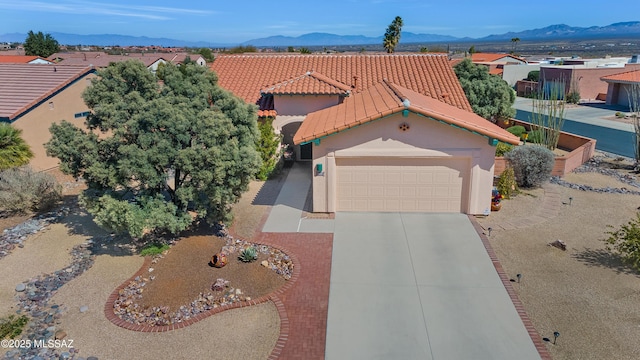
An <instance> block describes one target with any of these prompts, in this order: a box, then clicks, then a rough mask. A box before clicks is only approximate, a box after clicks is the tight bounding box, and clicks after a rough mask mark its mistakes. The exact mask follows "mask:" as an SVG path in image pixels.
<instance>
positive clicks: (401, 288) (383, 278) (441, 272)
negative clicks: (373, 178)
mask: <svg viewBox="0 0 640 360" xmlns="http://www.w3.org/2000/svg"><path fill="white" fill-rule="evenodd" d="M325 358H326V359H382V358H385V359H386V358H388V359H436V360H455V359H493V360H500V359H505V360H506V359H509V360H510V359H540V355H539V353H538V351H537V350H536V347H535V346H534V344H533V342H532V340H531V337H530V336H529V334H528V332H527V329H526V328H525V326H524V325H523V323H522V320H521V318H520V316H519V314H518V312H517V311H516V309H515V307H514V305H513V303H512V301H511V299H510V297H509V295H508V293H507V291H506V289H505V287H504V285H503V284H502V281H501V279H500V278H499V276H498V274H497V272H496V269H495V267H494V266H493V264H492V261H491V259H490V258H489V255H488V254H487V252H486V250H485V248H484V246H483V244H482V241H481V239H480V237H479V236H478V234H477V232H476V231H475V229H474V228H473V226H472V224H471V223H470V221H469V219H468V217H467V216H465V215H463V214H419V213H411V214H409V213H338V214H336V219H335V233H334V241H333V256H332V264H331V285H330V292H329V312H328V321H327V345H326V356H325Z"/></svg>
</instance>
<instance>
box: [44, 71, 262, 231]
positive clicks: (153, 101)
mask: <svg viewBox="0 0 640 360" xmlns="http://www.w3.org/2000/svg"><path fill="white" fill-rule="evenodd" d="M160 71H161V72H162V78H163V79H164V82H163V85H159V84H158V81H157V79H156V77H155V76H154V75H153V74H152V73H151V72H149V71H148V69H147V68H146V67H145V66H144V64H143V63H142V62H139V61H136V60H130V61H126V62H118V63H114V64H111V65H110V66H109V67H107V68H105V69H103V70H100V71H99V72H98V76H99V78H98V80H95V81H93V83H92V85H91V86H90V87H89V88H87V90H86V91H85V92H84V94H83V98H84V101H85V103H86V104H87V106H88V107H89V108H90V109H91V110H92V112H91V114H90V115H89V116H88V117H87V121H86V125H87V127H88V129H89V131H86V130H83V129H80V128H78V127H76V126H74V125H72V124H70V123H68V122H62V123H61V124H60V125H53V126H52V127H51V129H50V131H51V133H52V139H51V140H50V141H49V142H48V143H47V144H46V147H47V153H48V154H49V155H52V156H56V157H58V158H59V159H60V161H61V169H62V171H63V172H65V173H67V174H73V175H74V176H76V177H80V176H82V177H83V178H84V179H85V181H86V182H87V185H88V189H87V190H86V191H85V192H84V193H83V195H82V197H81V201H82V203H83V204H84V205H85V206H86V208H87V209H88V211H89V212H91V213H92V214H93V215H94V216H95V219H96V221H97V222H98V223H99V224H100V225H102V226H104V227H105V228H107V229H110V230H112V231H116V232H121V233H129V234H131V235H132V236H134V237H140V236H142V235H144V234H145V233H147V232H150V231H156V232H163V231H168V232H171V233H176V232H178V231H181V230H183V229H185V228H187V227H188V226H189V225H190V224H191V223H192V219H193V217H192V216H191V215H190V213H189V211H190V210H192V211H193V212H195V214H197V215H196V216H197V218H206V219H207V220H209V221H210V222H218V221H225V220H228V219H229V211H230V206H231V205H232V204H233V203H235V202H236V201H237V200H238V199H239V197H240V195H241V194H242V193H243V192H244V191H246V189H247V188H248V185H249V181H250V180H251V179H252V178H253V176H254V174H255V172H256V171H257V170H258V169H259V168H260V164H261V161H260V157H259V155H258V153H257V151H256V143H257V141H258V138H259V132H258V126H257V116H256V107H255V105H248V104H246V103H244V102H243V101H242V100H240V99H238V98H236V97H235V96H233V95H232V94H230V93H229V92H227V91H225V90H223V89H221V88H220V87H219V86H217V77H216V75H215V74H214V73H213V72H211V71H210V70H208V69H207V68H206V67H201V66H197V65H196V64H193V63H189V64H186V65H182V66H176V65H173V64H166V66H164V67H163V68H162V69H161V70H160ZM97 133H101V134H100V136H98V135H97Z"/></svg>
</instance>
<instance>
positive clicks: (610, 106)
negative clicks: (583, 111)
mask: <svg viewBox="0 0 640 360" xmlns="http://www.w3.org/2000/svg"><path fill="white" fill-rule="evenodd" d="M580 106H585V107H590V108H595V109H603V110H612V111H621V112H627V111H629V107H628V106H624V105H614V104H606V103H601V102H584V103H580Z"/></svg>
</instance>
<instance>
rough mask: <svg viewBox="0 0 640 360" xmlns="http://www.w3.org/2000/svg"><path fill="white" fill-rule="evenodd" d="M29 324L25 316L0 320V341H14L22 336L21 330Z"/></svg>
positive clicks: (12, 316)
mask: <svg viewBox="0 0 640 360" xmlns="http://www.w3.org/2000/svg"><path fill="white" fill-rule="evenodd" d="M28 322H29V318H28V317H27V316H25V315H21V316H19V317H18V316H15V315H9V317H7V318H2V319H0V339H15V338H16V337H17V336H19V335H20V334H22V330H23V329H24V327H25V325H27V323H28Z"/></svg>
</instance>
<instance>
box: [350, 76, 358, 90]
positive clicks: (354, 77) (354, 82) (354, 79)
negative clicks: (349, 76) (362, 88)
mask: <svg viewBox="0 0 640 360" xmlns="http://www.w3.org/2000/svg"><path fill="white" fill-rule="evenodd" d="M357 87H358V76H357V75H353V84H352V85H351V88H352V89H356V88H357Z"/></svg>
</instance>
